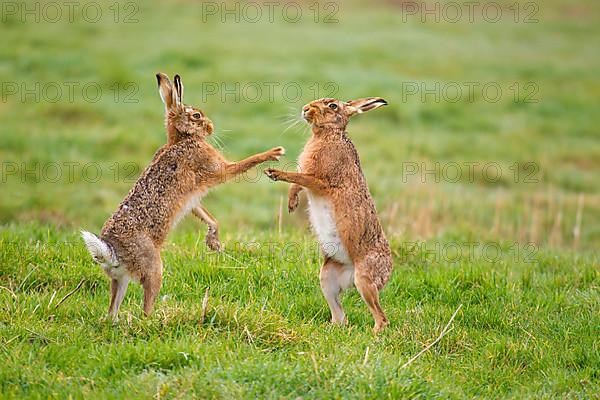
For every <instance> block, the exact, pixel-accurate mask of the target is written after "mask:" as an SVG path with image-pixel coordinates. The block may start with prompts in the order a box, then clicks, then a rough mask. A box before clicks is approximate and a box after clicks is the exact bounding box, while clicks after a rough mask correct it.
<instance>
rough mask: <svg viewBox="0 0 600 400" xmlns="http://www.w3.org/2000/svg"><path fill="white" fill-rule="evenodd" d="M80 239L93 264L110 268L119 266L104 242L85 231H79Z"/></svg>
mask: <svg viewBox="0 0 600 400" xmlns="http://www.w3.org/2000/svg"><path fill="white" fill-rule="evenodd" d="M81 237H82V238H83V241H84V242H85V245H86V247H87V249H88V251H89V252H90V254H91V255H92V257H93V258H94V261H95V262H97V263H98V264H104V265H109V266H111V267H116V266H117V265H119V261H118V260H117V255H116V254H115V251H114V250H113V248H112V246H110V245H109V244H108V243H106V242H105V241H104V240H102V239H100V238H99V237H98V236H96V235H94V234H93V233H91V232H87V231H81Z"/></svg>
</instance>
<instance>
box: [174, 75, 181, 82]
mask: <svg viewBox="0 0 600 400" xmlns="http://www.w3.org/2000/svg"><path fill="white" fill-rule="evenodd" d="M173 79H175V80H176V81H181V77H180V76H179V74H175V77H174V78H173Z"/></svg>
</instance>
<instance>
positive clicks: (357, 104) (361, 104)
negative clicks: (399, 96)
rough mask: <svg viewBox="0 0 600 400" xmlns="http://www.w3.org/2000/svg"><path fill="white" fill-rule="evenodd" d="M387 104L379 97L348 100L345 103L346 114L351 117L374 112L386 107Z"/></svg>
mask: <svg viewBox="0 0 600 400" xmlns="http://www.w3.org/2000/svg"><path fill="white" fill-rule="evenodd" d="M387 104H388V102H387V101H385V100H384V99H382V98H381V97H365V98H364V99H356V100H350V101H347V102H346V107H345V110H346V114H347V115H348V116H349V117H351V116H353V115H356V114H362V113H364V112H367V111H371V110H374V109H376V108H379V107H381V106H387Z"/></svg>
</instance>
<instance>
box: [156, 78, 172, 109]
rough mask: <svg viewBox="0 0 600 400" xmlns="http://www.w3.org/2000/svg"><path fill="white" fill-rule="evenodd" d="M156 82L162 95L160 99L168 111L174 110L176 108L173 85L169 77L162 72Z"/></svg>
mask: <svg viewBox="0 0 600 400" xmlns="http://www.w3.org/2000/svg"><path fill="white" fill-rule="evenodd" d="M156 81H157V82H158V93H159V94H160V98H161V99H162V101H163V103H164V104H165V107H166V109H167V110H170V109H172V108H173V107H174V106H175V102H174V101H173V92H174V91H173V85H172V84H171V81H170V80H169V77H168V76H167V75H166V74H163V73H162V72H159V73H158V74H156Z"/></svg>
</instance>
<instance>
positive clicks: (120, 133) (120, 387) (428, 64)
mask: <svg viewBox="0 0 600 400" xmlns="http://www.w3.org/2000/svg"><path fill="white" fill-rule="evenodd" d="M50 3H51V2H28V3H27V4H28V7H30V8H33V7H35V4H37V5H38V7H39V10H40V11H39V13H41V17H42V18H41V19H40V20H39V22H36V20H35V17H36V16H35V15H25V16H23V15H21V14H19V12H20V10H19V8H20V7H23V6H24V4H25V3H14V4H13V3H11V4H13V6H15V7H17V8H16V10H17V11H15V9H14V8H10V7H9V8H7V7H8V6H7V5H6V4H3V8H2V15H1V17H2V20H1V25H0V26H1V32H2V42H3V45H2V46H0V83H1V84H2V93H1V95H2V99H1V101H0V121H1V123H0V165H1V168H2V169H1V170H0V223H1V226H0V353H1V354H2V360H3V365H2V366H1V367H0V398H44V399H45V398H61V399H62V398H68V397H69V396H72V397H73V398H83V397H85V398H156V399H159V398H160V399H163V398H193V397H195V398H224V399H230V398H307V399H308V398H474V397H478V398H514V399H523V398H532V399H540V398H548V399H550V398H599V393H600V340H599V339H598V338H599V337H600V291H599V288H600V257H599V253H598V248H599V247H600V179H599V176H600V175H599V173H600V131H599V128H598V127H599V126H600V114H599V113H598V112H597V105H598V103H599V100H600V84H599V83H600V82H599V79H598V74H597V71H598V70H600V55H598V52H597V45H594V43H597V42H598V37H599V35H600V24H599V23H598V22H600V4H599V3H597V2H595V1H592V0H586V1H584V0H576V1H572V2H561V1H558V0H547V1H544V2H536V3H535V4H537V7H535V6H532V4H534V3H528V2H523V3H517V4H518V9H519V15H518V17H516V16H515V11H514V10H515V8H514V4H513V3H514V2H512V1H508V0H507V1H504V0H502V1H500V2H494V4H497V5H499V6H500V7H501V10H502V12H503V16H502V18H501V20H500V21H499V22H496V23H492V22H490V21H488V20H486V18H484V17H483V16H482V10H481V8H475V13H474V21H473V22H471V21H469V20H468V14H466V15H463V18H461V19H460V20H459V21H458V22H456V23H451V22H449V21H444V20H443V18H442V20H440V21H439V22H435V21H434V20H433V19H434V18H435V16H429V17H428V18H429V19H427V20H426V21H425V22H421V20H420V19H421V15H420V14H418V15H408V14H409V13H408V10H409V9H407V8H406V7H407V2H402V1H394V0H390V1H380V2H376V3H373V4H371V5H366V3H365V4H363V3H361V2H358V1H348V2H346V1H345V2H343V3H340V4H339V8H338V9H335V8H328V7H330V6H328V5H327V3H325V2H324V3H318V10H319V15H318V22H315V21H314V18H315V11H314V9H313V8H310V7H313V6H314V3H310V2H307V3H304V2H300V3H295V4H298V5H299V6H300V7H301V9H302V12H303V17H302V18H301V19H300V20H299V21H298V22H295V23H292V22H290V21H289V15H287V17H288V20H287V21H286V19H285V18H283V17H282V8H281V4H280V7H276V8H275V14H274V20H273V22H270V21H269V20H268V17H267V15H266V14H264V13H265V9H263V16H262V17H261V18H260V20H259V21H258V22H256V23H252V22H250V21H248V20H247V18H246V19H244V18H243V16H242V18H241V20H240V21H239V22H236V21H235V16H225V18H226V21H225V22H223V21H222V20H221V18H222V15H220V14H219V13H217V14H215V15H208V14H209V13H208V11H209V10H212V11H214V9H212V8H210V9H207V8H206V7H207V4H209V3H206V2H205V3H201V2H193V1H185V0H178V1H174V2H171V3H170V4H169V5H166V4H165V5H161V4H150V3H139V4H138V3H126V2H121V3H118V4H117V6H118V7H117V8H116V9H115V8H114V4H113V5H111V4H106V5H104V4H101V5H100V7H101V10H102V17H101V18H100V19H99V20H98V21H97V22H90V21H89V19H90V18H91V17H90V15H91V14H85V15H84V14H82V13H81V12H77V11H76V12H75V13H74V19H73V21H69V18H68V15H67V14H66V11H65V10H66V8H64V9H63V10H62V11H63V15H62V17H61V18H59V19H58V21H55V22H53V21H52V20H51V19H52V18H51V17H52V15H54V14H50V12H51V11H52V10H49V9H45V8H44V7H48V4H50ZM447 3H449V2H440V3H438V4H439V5H440V7H442V6H444V5H447ZM59 4H60V3H59ZM78 4H79V5H80V6H81V7H83V6H84V5H85V4H88V3H86V2H84V3H78ZM93 4H100V3H93ZM134 4H138V5H137V6H133V5H134ZM234 4H235V3H231V2H230V3H229V5H230V7H231V8H233V7H234ZM241 4H242V5H243V4H245V3H241ZM461 4H462V3H461ZM210 5H211V7H212V6H215V5H216V6H217V7H224V5H223V4H222V3H220V2H216V3H210ZM81 7H80V8H81ZM110 7H113V8H110ZM240 9H241V8H240ZM43 10H46V14H43ZM116 10H118V12H119V13H118V15H117V14H115V13H116ZM212 11H211V12H212ZM90 12H91V11H90ZM248 12H250V11H248ZM331 12H334V15H333V16H329V17H330V18H335V19H337V22H333V23H325V22H324V19H325V18H327V17H328V15H329V14H330V13H331ZM490 13H491V11H490ZM486 17H487V18H489V14H486ZM515 18H517V20H518V21H519V22H515ZM115 20H116V21H117V22H115ZM535 20H537V22H535ZM525 21H527V22H528V23H526V22H525ZM126 22H128V23H126ZM329 22H331V21H329ZM158 71H163V72H165V73H168V74H169V75H171V76H172V75H173V74H174V73H180V74H181V75H182V77H183V80H184V83H185V87H186V96H185V100H186V102H187V103H189V104H193V105H197V106H200V107H201V108H202V109H203V110H204V111H205V112H206V113H207V114H208V115H209V116H210V117H211V118H212V119H213V121H214V123H215V126H216V136H217V138H215V139H214V143H215V145H218V146H219V147H221V148H222V151H223V152H224V153H225V154H226V156H227V157H229V158H231V159H239V158H242V157H244V156H246V155H249V154H251V153H254V152H257V151H262V150H265V149H268V148H271V147H273V146H276V145H282V146H285V147H286V149H287V156H286V157H285V159H283V160H282V161H281V162H280V165H283V166H285V167H286V168H292V167H293V164H294V162H295V159H296V156H297V155H298V154H299V152H300V150H301V148H302V146H303V143H304V142H305V141H306V139H307V137H308V134H309V133H308V130H307V128H305V127H303V126H302V125H295V126H291V127H290V124H291V121H292V118H294V117H293V116H294V115H297V114H298V112H299V110H300V108H301V106H302V105H303V104H304V103H306V102H308V101H310V100H312V99H313V98H315V97H324V96H329V95H333V96H334V97H339V98H341V99H352V98H358V97H365V96H381V97H384V98H385V99H387V100H388V102H389V103H390V105H389V106H388V107H385V108H382V109H381V110H377V111H374V112H373V113H369V114H367V115H364V116H360V117H357V118H356V120H353V121H352V123H351V124H350V127H349V133H350V136H351V137H352V138H353V140H354V142H355V144H356V146H357V148H358V151H359V153H360V156H361V161H362V166H363V168H364V172H365V175H366V177H367V180H368V182H369V187H370V189H371V192H372V194H373V197H374V199H375V202H376V204H377V208H378V210H379V213H380V217H381V220H382V224H383V226H384V229H385V231H386V233H387V234H388V237H389V239H390V242H391V244H392V250H393V253H394V260H395V273H394V275H393V276H392V278H391V280H390V282H389V284H388V286H387V287H386V289H385V290H384V291H383V292H382V304H383V307H384V309H385V310H386V312H387V314H388V317H389V319H390V320H391V324H390V326H389V328H388V329H387V330H386V331H384V332H383V333H382V334H380V335H378V336H374V335H373V333H372V331H371V327H372V323H373V321H372V318H371V316H370V314H369V313H368V311H367V308H366V306H365V305H364V304H363V302H362V300H361V299H360V296H359V295H358V293H356V291H351V292H348V293H347V294H346V295H345V297H344V299H343V303H344V307H345V309H346V311H347V314H348V318H349V326H348V327H345V328H340V327H332V326H330V324H329V323H328V320H329V310H328V308H327V305H326V302H325V300H324V299H323V297H322V294H321V291H320V288H319V282H318V270H319V266H320V263H321V259H320V255H319V251H318V247H317V244H316V241H315V240H314V238H313V236H312V234H311V233H310V230H309V227H308V224H307V218H306V214H305V213H304V212H302V210H300V211H299V212H296V213H295V214H293V215H288V214H287V213H281V212H280V208H281V206H282V205H283V206H284V208H285V196H286V191H287V188H286V186H285V185H284V184H276V183H273V182H270V181H268V180H267V179H266V177H262V175H261V170H262V168H260V169H257V170H256V171H253V172H252V173H250V174H248V175H247V176H245V177H244V178H243V179H239V180H238V181H237V182H232V183H230V184H227V185H224V186H222V187H219V188H216V189H215V190H214V191H212V192H211V193H210V195H209V196H208V197H207V198H206V199H205V201H204V204H205V205H206V206H207V208H208V209H209V210H210V211H211V212H212V213H213V214H214V215H215V217H216V218H217V219H218V220H219V222H220V226H221V236H222V240H223V242H224V244H225V246H226V251H225V252H224V253H223V254H214V253H211V252H209V251H208V250H207V249H206V247H205V245H204V242H203V240H204V232H205V227H204V226H203V225H201V224H200V223H199V222H198V221H195V220H194V219H193V218H192V217H189V218H187V219H186V220H185V221H183V222H182V223H181V224H180V225H179V226H178V227H177V229H176V230H175V231H174V232H173V233H172V235H171V236H170V238H169V241H168V244H167V245H166V246H165V248H164V251H163V260H164V264H165V279H164V283H163V288H162V290H161V299H160V300H159V301H158V302H157V305H156V310H155V313H154V314H153V315H152V316H151V317H150V318H142V311H141V307H140V306H141V298H142V291H141V288H140V287H139V285H135V284H134V285H131V286H130V289H129V291H128V295H127V297H126V299H125V301H124V303H123V306H122V308H121V318H120V320H119V322H118V323H116V324H112V323H111V322H109V321H107V320H106V319H105V313H106V309H107V307H108V295H109V293H108V280H107V279H106V277H105V276H104V275H103V273H102V272H101V270H100V269H99V268H98V266H97V265H95V264H93V262H92V260H91V258H90V256H89V255H88V253H87V251H86V250H85V247H84V245H83V243H82V241H81V240H80V238H79V236H78V231H79V229H81V228H85V229H87V230H91V231H94V232H98V231H99V230H100V228H101V226H102V224H103V222H104V221H105V220H106V219H107V218H108V217H109V216H110V214H111V213H112V212H113V211H114V210H115V209H116V207H117V205H118V203H119V202H120V200H121V199H122V198H123V197H124V196H125V195H126V193H127V191H128V190H129V188H130V187H131V185H132V184H133V182H134V181H135V177H136V176H137V175H138V174H139V172H140V170H141V169H142V168H143V167H144V166H145V165H146V164H147V163H148V162H149V160H150V159H151V157H152V155H153V153H154V151H156V149H157V148H158V147H159V146H161V145H162V144H163V143H164V142H165V132H164V128H163V106H162V103H161V101H160V98H159V96H158V93H157V90H156V82H155V78H154V74H155V73H156V72H158ZM223 85H227V86H225V87H223ZM236 85H238V86H236ZM269 85H271V86H269ZM421 85H425V86H421ZM467 85H475V86H473V87H476V89H474V91H473V96H472V97H470V96H469V95H468V93H467V89H466V88H467V87H468V86H467ZM69 87H74V89H73V92H72V98H70V96H69V89H68V88H69ZM269 87H273V92H272V93H269ZM457 87H459V88H460V89H461V90H462V96H458V98H457V99H455V93H456V88H457ZM483 87H491V88H492V89H490V91H483V89H482V88H483ZM57 88H59V89H58V90H59V91H60V92H57ZM84 88H88V89H89V91H86V90H88V89H84ZM98 88H100V90H101V93H100V94H99V95H97V93H96V92H97V90H98ZM257 88H259V89H258V90H260V93H259V92H257ZM284 88H291V89H289V91H288V92H286V91H285V90H284ZM297 88H300V92H299V93H295V92H294V90H295V89H297ZM497 88H500V89H501V91H502V94H501V95H499V96H497V98H493V97H494V90H495V89H497ZM95 97H97V99H96V98H95ZM436 97H439V99H436ZM270 165H276V164H275V163H272V164H270ZM457 165H458V170H459V171H460V172H461V176H460V177H456V175H455V172H456V166H457ZM453 168H454V169H453ZM428 171H429V172H428ZM432 171H433V172H432ZM498 171H499V172H500V174H501V176H498V174H497V172H498ZM469 173H470V174H469ZM490 176H492V178H490ZM455 178H456V179H455ZM207 289H208V293H209V296H208V306H207V308H206V309H203V307H202V301H203V298H204V295H205V293H206V290H207ZM459 307H460V310H459V311H458V312H457V314H456V317H455V319H454V320H453V322H452V324H451V326H450V330H449V331H448V332H447V333H446V334H445V336H444V337H443V338H442V339H441V340H440V341H439V342H438V343H437V344H435V345H434V346H433V347H431V348H430V349H429V350H428V351H427V352H425V353H424V354H423V355H422V356H420V357H419V358H417V359H416V360H415V361H413V362H411V363H410V364H408V365H405V364H406V362H407V361H408V360H409V359H411V357H413V356H414V355H416V354H417V353H419V351H421V350H422V349H424V348H425V347H426V346H427V345H428V344H431V343H432V342H433V341H434V340H435V339H436V338H437V337H438V336H439V335H440V333H441V332H442V330H443V328H444V327H445V326H446V324H447V323H448V321H449V320H450V318H451V316H452V315H453V313H454V312H455V311H456V310H457V309H458V308H459Z"/></svg>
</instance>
